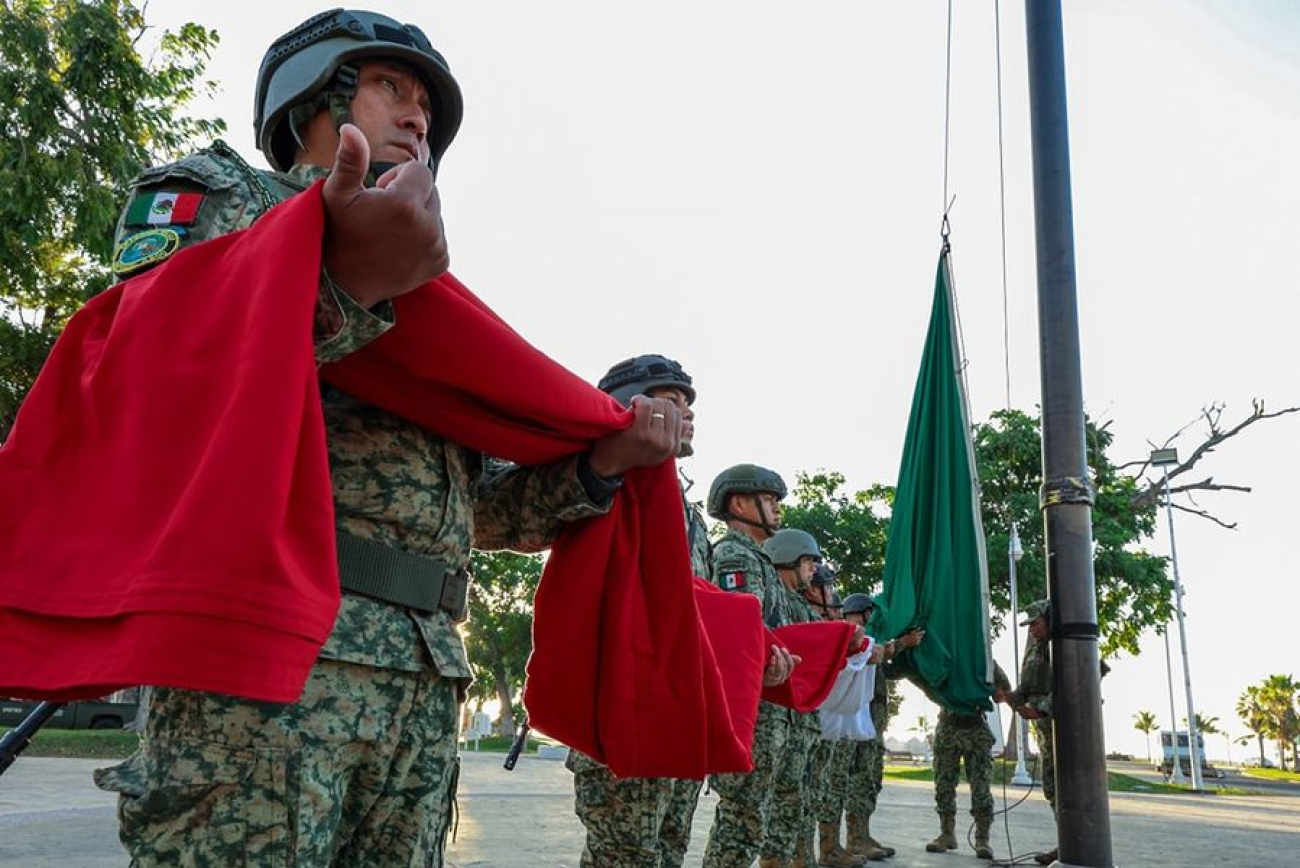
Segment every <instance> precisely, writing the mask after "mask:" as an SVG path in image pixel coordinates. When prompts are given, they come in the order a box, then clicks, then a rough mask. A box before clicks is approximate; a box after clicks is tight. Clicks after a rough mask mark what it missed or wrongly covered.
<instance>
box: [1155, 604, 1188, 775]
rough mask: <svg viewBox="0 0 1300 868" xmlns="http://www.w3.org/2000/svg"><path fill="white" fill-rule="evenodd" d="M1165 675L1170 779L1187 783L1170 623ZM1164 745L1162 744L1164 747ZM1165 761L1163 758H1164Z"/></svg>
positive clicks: (1167, 632) (1167, 627)
mask: <svg viewBox="0 0 1300 868" xmlns="http://www.w3.org/2000/svg"><path fill="white" fill-rule="evenodd" d="M1165 675H1166V677H1167V678H1168V679H1169V726H1170V730H1169V750H1170V753H1171V754H1172V756H1173V760H1172V763H1173V765H1172V766H1171V767H1170V769H1169V780H1170V781H1171V782H1172V783H1175V784H1181V783H1185V782H1186V781H1187V778H1185V777H1183V764H1182V762H1181V761H1180V760H1179V758H1178V710H1177V709H1176V708H1174V664H1173V663H1172V662H1171V658H1170V656H1169V625H1168V624H1166V625H1165ZM1163 747H1164V745H1163V744H1162V745H1161V748H1163ZM1162 762H1163V758H1162Z"/></svg>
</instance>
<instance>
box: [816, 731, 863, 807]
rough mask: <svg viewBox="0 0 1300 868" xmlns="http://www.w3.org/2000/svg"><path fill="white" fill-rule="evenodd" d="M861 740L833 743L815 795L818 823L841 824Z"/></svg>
mask: <svg viewBox="0 0 1300 868" xmlns="http://www.w3.org/2000/svg"><path fill="white" fill-rule="evenodd" d="M862 744H865V742H860V741H837V742H834V743H831V750H830V756H829V757H828V758H827V759H826V769H825V771H824V772H823V774H822V779H821V785H820V787H819V788H818V789H817V791H816V794H815V795H814V813H815V814H816V817H817V822H818V823H834V824H835V825H836V826H838V825H839V823H840V820H841V818H842V817H843V815H844V808H845V806H846V805H847V804H848V800H849V778H850V776H851V775H852V773H853V759H854V757H856V756H857V753H858V750H859V749H860V748H859V745H862Z"/></svg>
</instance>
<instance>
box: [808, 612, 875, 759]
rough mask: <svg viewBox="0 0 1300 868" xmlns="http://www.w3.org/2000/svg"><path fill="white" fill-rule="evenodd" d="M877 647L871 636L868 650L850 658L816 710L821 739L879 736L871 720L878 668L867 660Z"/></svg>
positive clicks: (852, 738) (848, 739)
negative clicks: (820, 727)
mask: <svg viewBox="0 0 1300 868" xmlns="http://www.w3.org/2000/svg"><path fill="white" fill-rule="evenodd" d="M875 647H876V641H875V640H874V639H872V638H870V637H868V638H867V647H866V650H864V651H862V652H860V653H858V654H854V655H853V656H852V657H850V658H849V659H848V661H847V662H846V663H845V664H844V668H843V669H842V670H841V671H840V674H839V675H838V676H837V677H836V679H835V686H834V687H832V688H831V692H830V695H829V696H827V697H826V700H825V701H824V702H823V703H822V704H821V707H820V708H818V709H817V715H818V717H819V718H820V719H821V725H822V738H823V739H825V740H826V741H841V740H847V741H870V740H871V739H873V738H875V737H876V727H875V724H873V723H872V721H871V697H872V696H873V695H874V694H875V692H876V667H875V664H872V663H868V662H867V659H868V658H869V657H870V656H871V651H872V649H873V648H875Z"/></svg>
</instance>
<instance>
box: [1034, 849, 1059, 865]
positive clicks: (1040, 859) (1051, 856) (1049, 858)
mask: <svg viewBox="0 0 1300 868" xmlns="http://www.w3.org/2000/svg"><path fill="white" fill-rule="evenodd" d="M1060 856H1061V851H1060V850H1059V849H1058V848H1056V847H1053V848H1052V849H1050V850H1048V851H1047V852H1046V853H1039V854H1038V855H1037V856H1035V857H1034V861H1035V862H1037V863H1038V864H1039V865H1051V864H1052V863H1053V862H1055V861H1056V860H1057V859H1059V858H1060Z"/></svg>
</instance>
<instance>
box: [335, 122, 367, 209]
mask: <svg viewBox="0 0 1300 868" xmlns="http://www.w3.org/2000/svg"><path fill="white" fill-rule="evenodd" d="M369 167H370V143H369V142H367V141H366V137H365V136H364V135H362V133H361V130H359V129H357V128H356V127H355V126H353V125H352V124H344V125H343V126H342V127H340V128H339V148H338V150H337V151H336V152H335V154H334V168H333V169H332V170H331V171H330V177H329V182H328V186H329V187H331V188H332V190H333V191H335V192H338V193H346V194H352V193H356V192H357V191H358V190H360V189H361V188H362V187H363V186H365V181H366V172H367V171H369Z"/></svg>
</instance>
